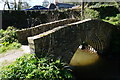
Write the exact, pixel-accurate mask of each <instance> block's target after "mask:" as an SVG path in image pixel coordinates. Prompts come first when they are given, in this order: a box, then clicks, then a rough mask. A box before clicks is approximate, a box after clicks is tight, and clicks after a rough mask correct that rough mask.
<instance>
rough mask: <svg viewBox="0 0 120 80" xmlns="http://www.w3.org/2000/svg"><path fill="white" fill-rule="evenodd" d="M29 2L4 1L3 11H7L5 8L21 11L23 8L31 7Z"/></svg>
mask: <svg viewBox="0 0 120 80" xmlns="http://www.w3.org/2000/svg"><path fill="white" fill-rule="evenodd" d="M27 1H28V0H24V2H23V1H22V0H18V1H17V0H13V1H11V0H2V2H3V3H4V7H3V10H5V7H7V8H8V9H9V10H21V9H23V8H28V7H30V5H29V3H28V2H27Z"/></svg>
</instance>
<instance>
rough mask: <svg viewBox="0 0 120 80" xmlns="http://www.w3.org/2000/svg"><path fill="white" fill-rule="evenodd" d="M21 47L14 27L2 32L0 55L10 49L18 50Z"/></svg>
mask: <svg viewBox="0 0 120 80" xmlns="http://www.w3.org/2000/svg"><path fill="white" fill-rule="evenodd" d="M20 47H21V44H20V43H18V40H17V36H16V29H15V28H14V27H8V28H7V29H6V30H3V29H1V30H0V53H3V52H5V51H7V50H9V49H17V48H20Z"/></svg>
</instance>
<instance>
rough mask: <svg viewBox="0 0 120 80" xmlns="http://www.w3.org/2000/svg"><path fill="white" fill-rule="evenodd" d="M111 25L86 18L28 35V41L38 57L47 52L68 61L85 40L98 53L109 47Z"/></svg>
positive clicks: (32, 51)
mask: <svg viewBox="0 0 120 80" xmlns="http://www.w3.org/2000/svg"><path fill="white" fill-rule="evenodd" d="M113 27H114V26H113V25H111V24H109V23H107V22H104V21H101V20H97V19H87V20H83V21H78V22H74V23H71V24H67V25H64V26H58V27H56V28H54V29H52V30H49V31H47V32H44V33H42V34H39V35H36V36H33V37H28V42H29V45H30V50H31V53H35V54H36V55H37V56H38V57H40V56H41V55H43V54H48V55H52V56H55V58H62V59H63V60H64V61H65V62H68V63H69V61H70V60H71V58H72V56H73V54H74V53H75V51H76V50H77V48H78V47H79V46H80V45H81V44H82V43H83V42H87V43H88V44H89V45H91V46H92V47H93V48H94V49H95V50H96V51H98V53H100V54H103V53H104V52H105V51H106V50H107V49H108V48H109V44H110V40H111V33H112V30H113Z"/></svg>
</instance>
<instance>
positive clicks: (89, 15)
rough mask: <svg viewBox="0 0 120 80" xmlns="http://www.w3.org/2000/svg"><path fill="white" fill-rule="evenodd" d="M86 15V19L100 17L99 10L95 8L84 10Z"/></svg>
mask: <svg viewBox="0 0 120 80" xmlns="http://www.w3.org/2000/svg"><path fill="white" fill-rule="evenodd" d="M84 17H85V19H87V18H99V12H97V11H95V10H93V9H89V8H86V9H85V11H84Z"/></svg>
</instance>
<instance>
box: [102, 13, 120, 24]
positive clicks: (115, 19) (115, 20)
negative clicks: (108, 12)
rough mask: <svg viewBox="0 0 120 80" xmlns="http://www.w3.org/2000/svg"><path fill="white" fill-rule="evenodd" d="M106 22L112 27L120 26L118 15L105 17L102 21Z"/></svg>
mask: <svg viewBox="0 0 120 80" xmlns="http://www.w3.org/2000/svg"><path fill="white" fill-rule="evenodd" d="M103 20H104V21H106V22H109V23H111V24H113V25H117V26H120V14H117V16H115V17H113V16H112V17H106V18H105V19H103Z"/></svg>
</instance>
